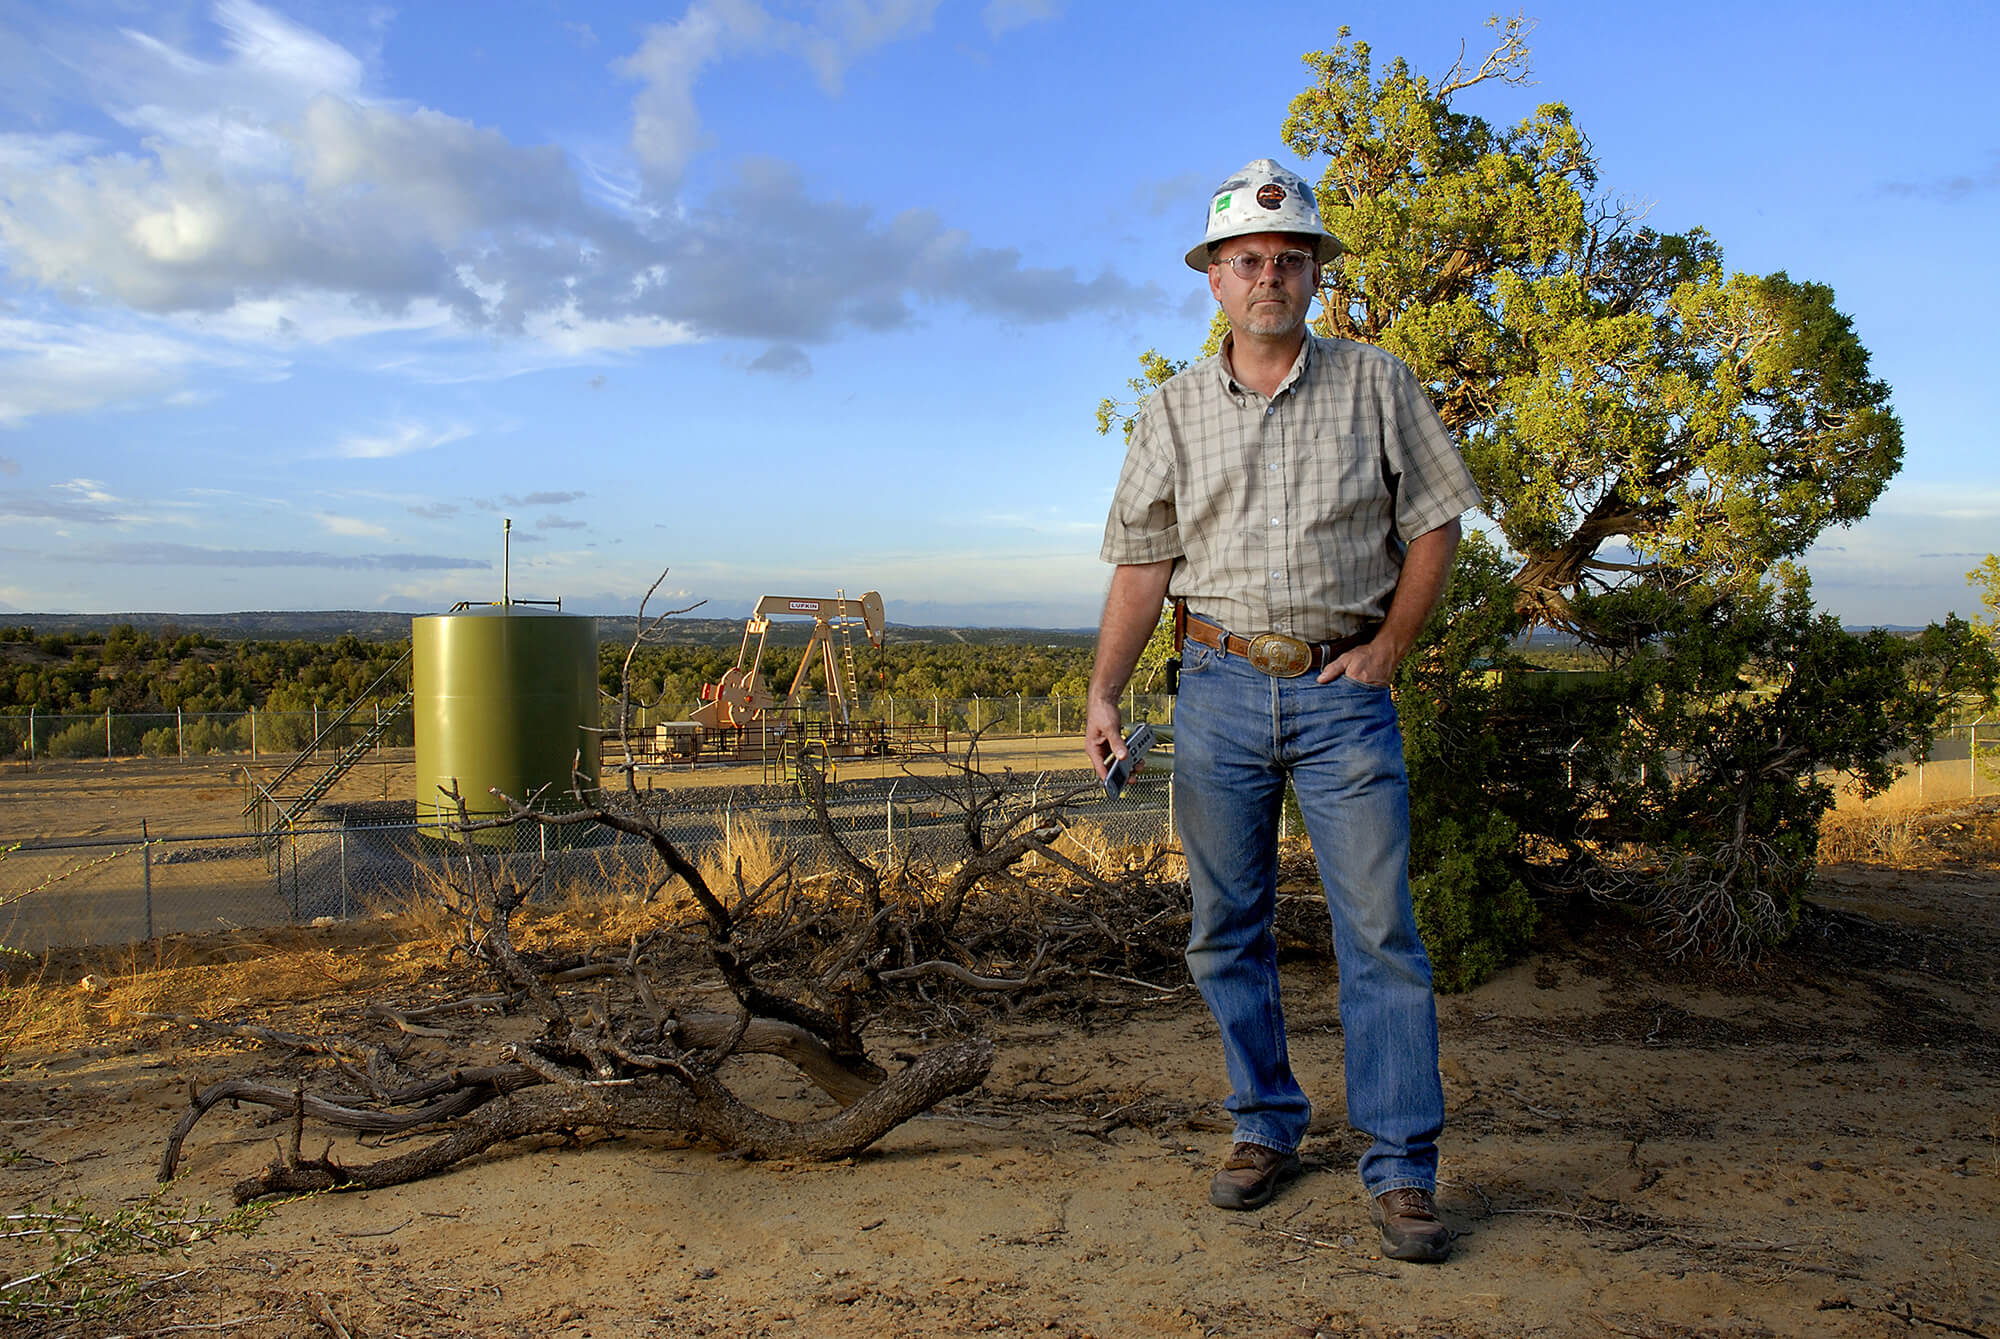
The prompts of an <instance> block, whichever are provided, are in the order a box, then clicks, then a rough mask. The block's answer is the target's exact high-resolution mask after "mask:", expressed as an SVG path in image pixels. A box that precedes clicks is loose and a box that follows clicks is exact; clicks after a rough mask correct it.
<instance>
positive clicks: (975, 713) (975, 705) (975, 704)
mask: <svg viewBox="0 0 2000 1339" xmlns="http://www.w3.org/2000/svg"><path fill="white" fill-rule="evenodd" d="M110 730H111V727H110V726H109V725H106V726H105V735H104V737H105V738H106V739H109V738H111V733H110ZM972 733H973V734H975V735H976V734H978V733H979V694H977V693H974V694H973V695H972Z"/></svg>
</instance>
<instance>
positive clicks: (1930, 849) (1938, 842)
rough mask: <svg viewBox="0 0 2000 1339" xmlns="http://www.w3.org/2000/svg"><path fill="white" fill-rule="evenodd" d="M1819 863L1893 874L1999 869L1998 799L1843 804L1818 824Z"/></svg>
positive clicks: (1996, 797) (1847, 801)
mask: <svg viewBox="0 0 2000 1339" xmlns="http://www.w3.org/2000/svg"><path fill="white" fill-rule="evenodd" d="M1819 858H1820V861H1821V863H1822V864H1833V865H1838V864H1862V865H1886V866H1889V867H1891V868H1895V869H1933V868H1936V867H1937V866H1939V865H1942V864H1972V865H1989V866H1990V865H2000V796H1993V795H1982V796H1980V797H1979V798H1977V799H1960V800H1947V801H1942V802H1939V803H1935V804H1926V805H1915V804H1898V803H1895V802H1893V801H1892V800H1889V799H1886V798H1878V799H1876V800H1873V801H1869V802H1866V803H1863V802H1860V801H1855V800H1847V799H1843V801H1842V803H1841V804H1840V805H1839V806H1838V807H1837V808H1835V809H1833V810H1831V811H1829V812H1828V813H1827V814H1826V816H1825V817H1824V818H1822V819H1821V820H1820V825H1819Z"/></svg>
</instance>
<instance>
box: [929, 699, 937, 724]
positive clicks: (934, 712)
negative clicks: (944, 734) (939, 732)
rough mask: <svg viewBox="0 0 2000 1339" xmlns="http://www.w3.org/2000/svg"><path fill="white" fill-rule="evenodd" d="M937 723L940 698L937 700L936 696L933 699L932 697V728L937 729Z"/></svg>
mask: <svg viewBox="0 0 2000 1339" xmlns="http://www.w3.org/2000/svg"><path fill="white" fill-rule="evenodd" d="M937 723H938V700H937V699H936V698H932V699H931V726H932V728H933V729H935V728H936V726H937Z"/></svg>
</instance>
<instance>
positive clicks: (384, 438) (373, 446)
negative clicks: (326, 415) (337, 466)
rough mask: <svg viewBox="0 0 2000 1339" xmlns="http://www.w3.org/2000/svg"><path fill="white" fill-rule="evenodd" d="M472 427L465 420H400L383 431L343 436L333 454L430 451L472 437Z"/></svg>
mask: <svg viewBox="0 0 2000 1339" xmlns="http://www.w3.org/2000/svg"><path fill="white" fill-rule="evenodd" d="M471 435H472V429H471V428H469V427H467V426H465V425H464V424H462V423H451V424H447V425H445V426H443V427H436V426H433V425H431V424H427V423H397V424H393V425H391V426H390V427H388V428H385V429H383V430H382V431H380V432H372V433H355V434H353V435H351V436H348V437H343V438H341V439H340V441H338V442H336V443H335V444H334V447H333V454H335V455H336V456H344V457H346V458H347V459H349V460H387V459H389V458H390V457H392V456H407V455H409V454H410V453H411V452H413V451H430V450H433V449H435V448H437V447H440V446H443V445H445V444H446V443H448V442H456V441H459V440H460V439H462V438H466V437H470V436H471Z"/></svg>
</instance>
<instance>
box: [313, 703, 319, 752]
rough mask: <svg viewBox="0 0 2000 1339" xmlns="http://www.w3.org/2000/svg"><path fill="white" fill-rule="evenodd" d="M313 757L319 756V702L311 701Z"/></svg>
mask: <svg viewBox="0 0 2000 1339" xmlns="http://www.w3.org/2000/svg"><path fill="white" fill-rule="evenodd" d="M313 757H315V758H317V757H319V703H317V702H315V703H313Z"/></svg>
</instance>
